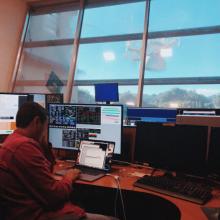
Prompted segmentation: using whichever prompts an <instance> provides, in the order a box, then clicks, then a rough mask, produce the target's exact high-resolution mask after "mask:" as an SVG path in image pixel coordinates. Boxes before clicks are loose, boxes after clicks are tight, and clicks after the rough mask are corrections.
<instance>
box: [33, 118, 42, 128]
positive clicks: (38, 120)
mask: <svg viewBox="0 0 220 220" xmlns="http://www.w3.org/2000/svg"><path fill="white" fill-rule="evenodd" d="M39 123H40V124H42V123H41V120H40V117H39V116H35V117H34V119H33V124H34V125H35V126H38V125H39Z"/></svg>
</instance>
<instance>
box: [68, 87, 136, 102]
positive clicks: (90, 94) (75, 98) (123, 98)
mask: <svg viewBox="0 0 220 220" xmlns="http://www.w3.org/2000/svg"><path fill="white" fill-rule="evenodd" d="M136 95H137V86H119V102H118V103H120V104H124V105H130V106H134V105H135V100H136ZM71 102H72V103H90V104H92V103H95V88H94V86H75V87H73V95H72V99H71ZM116 104H117V103H116Z"/></svg>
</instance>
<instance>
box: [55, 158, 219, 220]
mask: <svg viewBox="0 0 220 220" xmlns="http://www.w3.org/2000/svg"><path fill="white" fill-rule="evenodd" d="M69 165H70V164H68V163H66V162H58V164H57V166H56V167H55V170H59V169H64V168H65V167H68V166H69ZM150 172H151V170H150V169H149V168H146V167H138V166H134V165H129V166H119V165H113V166H112V172H111V175H116V176H119V180H120V186H121V188H122V189H126V190H132V191H136V192H146V193H150V194H153V195H157V196H159V197H162V198H165V199H167V200H169V201H171V202H172V203H174V204H175V205H176V206H177V207H178V208H179V210H180V212H181V220H207V219H208V218H207V217H206V216H205V214H204V213H203V211H202V210H201V206H200V205H197V204H194V203H191V202H187V201H184V200H181V199H178V198H173V197H171V196H167V195H163V194H160V193H156V192H152V191H149V190H145V189H141V188H139V187H135V186H133V183H134V182H135V181H136V180H137V179H138V178H139V177H140V176H143V175H144V174H148V173H150ZM55 178H56V179H59V178H61V177H57V176H56V177H55ZM77 182H79V183H82V184H90V185H96V186H104V187H111V188H116V187H117V186H116V183H115V180H114V179H113V178H112V177H111V176H105V177H103V178H101V179H99V180H97V181H95V182H91V183H90V182H89V183H88V182H83V181H77ZM205 207H220V188H219V189H215V190H214V191H213V198H212V199H211V200H210V201H209V202H208V203H206V204H205Z"/></svg>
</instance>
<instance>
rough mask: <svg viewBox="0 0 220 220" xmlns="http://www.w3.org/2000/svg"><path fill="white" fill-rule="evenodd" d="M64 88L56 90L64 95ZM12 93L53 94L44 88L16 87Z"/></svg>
mask: <svg viewBox="0 0 220 220" xmlns="http://www.w3.org/2000/svg"><path fill="white" fill-rule="evenodd" d="M64 89H65V87H64V86H60V87H59V88H58V89H57V90H58V91H59V93H62V94H63V93H64ZM14 92H17V93H43V94H44V93H46V94H48V93H53V92H50V91H49V90H48V89H47V87H45V86H16V87H15V90H14Z"/></svg>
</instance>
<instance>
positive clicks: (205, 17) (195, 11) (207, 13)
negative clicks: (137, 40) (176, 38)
mask: <svg viewBox="0 0 220 220" xmlns="http://www.w3.org/2000/svg"><path fill="white" fill-rule="evenodd" d="M219 11H220V1H219V0H211V1H210V0H199V1H192V0H184V1H177V0H166V1H164V0H155V1H151V8H150V20H149V31H164V30H165V31H166V30H175V29H185V28H196V27H206V26H215V25H220V20H219Z"/></svg>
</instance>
